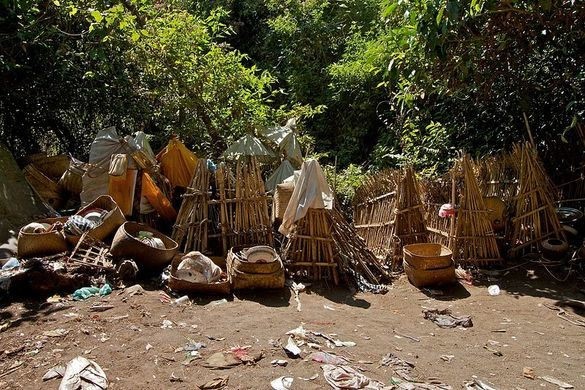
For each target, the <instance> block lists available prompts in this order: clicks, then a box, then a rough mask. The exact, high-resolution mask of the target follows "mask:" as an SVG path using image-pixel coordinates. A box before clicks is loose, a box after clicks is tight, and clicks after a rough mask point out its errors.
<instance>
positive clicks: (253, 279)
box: [226, 248, 285, 290]
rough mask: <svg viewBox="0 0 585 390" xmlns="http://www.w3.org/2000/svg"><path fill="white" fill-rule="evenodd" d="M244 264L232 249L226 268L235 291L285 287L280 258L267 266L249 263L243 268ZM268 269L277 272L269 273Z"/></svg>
mask: <svg viewBox="0 0 585 390" xmlns="http://www.w3.org/2000/svg"><path fill="white" fill-rule="evenodd" d="M242 264H243V262H242V259H241V258H238V256H237V251H234V248H232V250H230V252H229V254H228V257H227V260H226V266H227V273H228V277H229V280H230V283H231V285H232V287H233V288H234V290H241V289H254V288H266V289H272V288H283V287H284V279H285V278H284V266H283V264H282V260H281V259H280V257H279V256H277V257H276V260H275V261H273V262H271V263H267V264H253V263H247V265H246V267H242ZM268 267H270V269H274V268H275V270H274V271H273V272H267V271H268V270H269V268H268ZM244 269H245V270H253V271H256V272H245V271H243V270H244ZM258 271H261V272H258Z"/></svg>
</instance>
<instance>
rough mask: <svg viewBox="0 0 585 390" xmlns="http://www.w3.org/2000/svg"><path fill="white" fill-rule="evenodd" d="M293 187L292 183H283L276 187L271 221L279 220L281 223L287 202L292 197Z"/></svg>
mask: <svg viewBox="0 0 585 390" xmlns="http://www.w3.org/2000/svg"><path fill="white" fill-rule="evenodd" d="M294 189H295V186H294V184H293V183H283V184H278V185H277V186H276V191H275V192H274V199H273V201H272V220H273V221H274V220H276V219H279V220H281V221H282V217H283V216H284V212H285V211H286V207H287V206H288V202H289V201H290V198H291V197H292V194H293V191H294Z"/></svg>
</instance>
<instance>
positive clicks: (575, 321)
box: [544, 303, 585, 327]
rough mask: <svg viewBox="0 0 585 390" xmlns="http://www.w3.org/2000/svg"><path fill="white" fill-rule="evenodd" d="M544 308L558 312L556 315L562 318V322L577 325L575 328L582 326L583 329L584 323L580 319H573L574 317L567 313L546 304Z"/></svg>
mask: <svg viewBox="0 0 585 390" xmlns="http://www.w3.org/2000/svg"><path fill="white" fill-rule="evenodd" d="M544 306H545V307H547V308H549V309H551V310H556V311H558V313H557V317H559V318H562V319H563V320H565V321H567V322H569V323H571V324H573V325H577V326H584V327H585V321H584V320H582V319H579V318H577V317H575V316H574V315H572V314H570V313H568V312H567V311H565V310H563V309H561V308H560V307H558V306H551V305H547V304H546V303H545V304H544Z"/></svg>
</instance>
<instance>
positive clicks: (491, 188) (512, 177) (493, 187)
mask: <svg viewBox="0 0 585 390" xmlns="http://www.w3.org/2000/svg"><path fill="white" fill-rule="evenodd" d="M517 160H518V157H517V156H516V155H515V153H504V152H503V153H501V154H499V155H497V156H491V157H486V158H482V159H481V161H479V162H478V181H479V187H480V191H481V194H482V195H483V196H484V197H488V196H495V197H498V198H500V199H501V200H503V201H504V202H506V203H510V202H513V200H514V197H515V196H516V194H517V193H518V172H519V167H518V164H517ZM518 162H519V161H518Z"/></svg>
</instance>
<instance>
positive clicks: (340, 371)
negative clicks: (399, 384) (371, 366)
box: [321, 364, 384, 390]
mask: <svg viewBox="0 0 585 390" xmlns="http://www.w3.org/2000/svg"><path fill="white" fill-rule="evenodd" d="M321 369H323V376H324V377H325V380H326V381H327V383H329V385H330V386H331V387H333V388H334V389H371V390H376V389H378V390H382V389H384V384H383V383H382V382H378V381H375V380H373V379H370V378H368V377H367V376H365V375H364V374H362V373H360V372H358V371H356V370H354V369H353V368H351V367H350V366H334V365H332V364H324V365H322V366H321Z"/></svg>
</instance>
